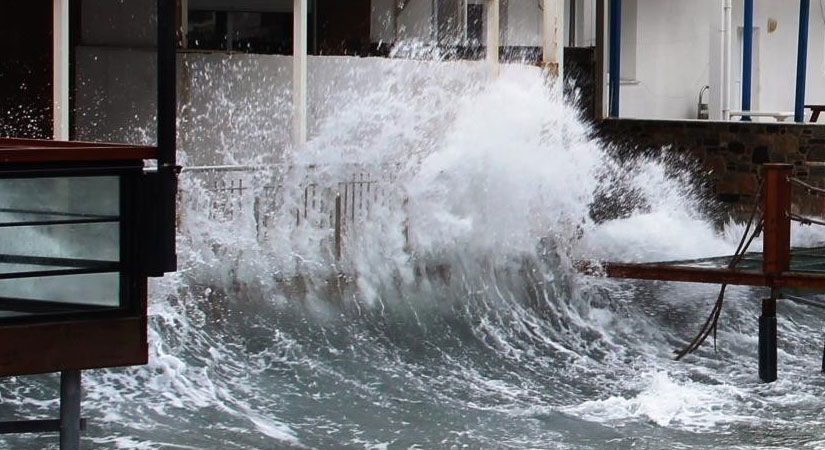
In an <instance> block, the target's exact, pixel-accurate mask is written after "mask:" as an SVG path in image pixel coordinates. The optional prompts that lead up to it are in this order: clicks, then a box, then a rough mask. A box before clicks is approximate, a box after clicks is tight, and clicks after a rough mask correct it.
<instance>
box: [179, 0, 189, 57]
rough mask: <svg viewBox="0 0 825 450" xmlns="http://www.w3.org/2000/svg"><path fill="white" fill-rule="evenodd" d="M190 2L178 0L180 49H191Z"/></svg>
mask: <svg viewBox="0 0 825 450" xmlns="http://www.w3.org/2000/svg"><path fill="white" fill-rule="evenodd" d="M188 34H189V0H178V47H179V48H183V49H185V48H187V47H189V40H188V38H187V35H188Z"/></svg>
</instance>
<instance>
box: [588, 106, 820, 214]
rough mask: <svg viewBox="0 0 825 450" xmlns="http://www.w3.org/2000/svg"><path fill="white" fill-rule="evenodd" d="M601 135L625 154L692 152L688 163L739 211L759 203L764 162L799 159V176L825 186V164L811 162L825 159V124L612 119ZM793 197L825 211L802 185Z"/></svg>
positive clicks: (810, 208) (801, 204)
mask: <svg viewBox="0 0 825 450" xmlns="http://www.w3.org/2000/svg"><path fill="white" fill-rule="evenodd" d="M596 134H597V135H598V136H599V137H601V138H602V139H604V140H605V141H606V142H608V143H611V144H614V152H616V154H617V155H618V156H619V157H629V156H632V155H638V154H649V155H661V154H663V152H666V153H671V154H675V155H680V156H687V157H688V159H687V163H688V164H692V162H693V163H695V168H697V169H703V171H704V172H706V173H707V177H708V180H707V181H708V182H709V186H710V188H711V189H712V192H713V193H714V194H715V195H716V197H717V198H718V199H719V200H720V201H722V202H724V203H726V204H728V205H730V206H731V207H733V208H732V209H734V210H736V209H740V207H742V206H746V205H750V204H752V203H753V200H754V192H755V191H756V189H757V188H758V187H759V180H760V177H761V172H762V171H761V165H762V164H764V163H789V164H793V165H794V176H796V177H798V178H800V179H802V180H804V181H805V182H807V183H810V184H813V185H816V186H825V167H811V166H809V165H807V164H806V163H808V162H814V161H816V162H821V161H825V126H823V125H816V124H796V123H747V122H708V121H697V120H694V121H670V120H635V119H606V120H604V121H603V122H601V123H599V124H597V125H596ZM793 199H794V202H795V204H796V206H797V207H798V208H799V209H801V210H803V211H804V212H809V213H818V214H820V215H823V214H825V211H823V202H822V200H821V199H816V198H813V197H811V196H808V195H805V194H804V193H803V192H797V191H796V190H795V191H794V193H793Z"/></svg>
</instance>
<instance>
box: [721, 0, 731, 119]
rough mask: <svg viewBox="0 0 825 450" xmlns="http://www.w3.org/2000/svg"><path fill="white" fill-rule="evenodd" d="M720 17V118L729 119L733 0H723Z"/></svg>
mask: <svg viewBox="0 0 825 450" xmlns="http://www.w3.org/2000/svg"><path fill="white" fill-rule="evenodd" d="M724 4H725V5H724V8H723V10H724V12H723V17H722V89H721V93H722V120H725V121H727V120H730V66H731V63H730V61H731V36H732V34H733V1H732V0H724Z"/></svg>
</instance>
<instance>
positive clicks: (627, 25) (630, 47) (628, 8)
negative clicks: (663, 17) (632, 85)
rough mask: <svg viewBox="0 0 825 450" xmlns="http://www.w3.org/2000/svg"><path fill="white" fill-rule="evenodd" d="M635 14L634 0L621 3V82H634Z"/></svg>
mask: <svg viewBox="0 0 825 450" xmlns="http://www.w3.org/2000/svg"><path fill="white" fill-rule="evenodd" d="M637 13H638V9H637V1H636V0H623V1H622V50H621V52H622V53H621V57H622V63H621V74H620V75H621V76H620V79H621V80H622V81H630V82H632V81H636V47H637V40H638V37H637V20H638V14H637Z"/></svg>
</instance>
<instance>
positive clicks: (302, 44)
mask: <svg viewBox="0 0 825 450" xmlns="http://www.w3.org/2000/svg"><path fill="white" fill-rule="evenodd" d="M307 2H308V0H295V2H294V7H293V17H292V20H293V31H294V34H293V36H292V42H293V47H292V105H293V112H292V114H293V118H292V120H293V144H294V145H295V147H296V148H301V147H304V146H305V145H306V142H307V31H308V30H307V14H308V6H307Z"/></svg>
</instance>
